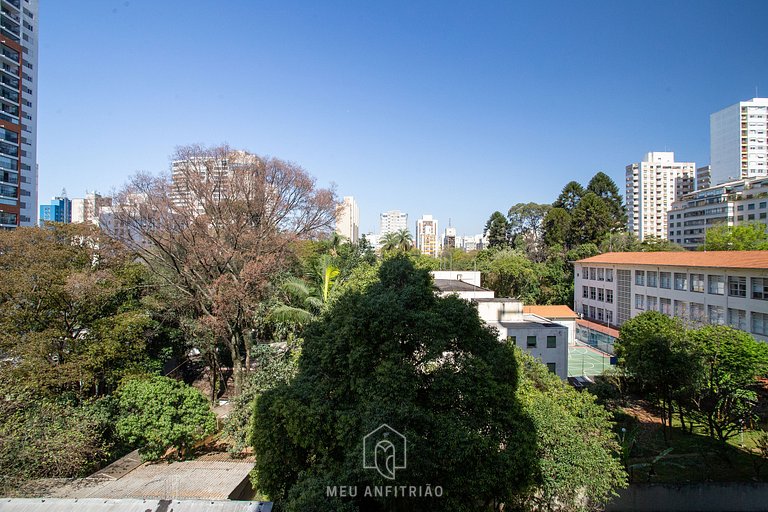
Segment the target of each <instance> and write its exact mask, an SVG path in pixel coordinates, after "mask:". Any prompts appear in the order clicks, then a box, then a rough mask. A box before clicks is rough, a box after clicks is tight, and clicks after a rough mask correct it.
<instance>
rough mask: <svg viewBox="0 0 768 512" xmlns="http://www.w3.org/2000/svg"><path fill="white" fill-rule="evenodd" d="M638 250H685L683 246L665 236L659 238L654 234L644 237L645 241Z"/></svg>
mask: <svg viewBox="0 0 768 512" xmlns="http://www.w3.org/2000/svg"><path fill="white" fill-rule="evenodd" d="M637 250H639V251H642V252H663V251H684V250H685V249H684V248H683V247H682V246H681V245H678V244H676V243H675V242H672V241H670V240H667V239H665V238H659V237H656V236H653V235H650V236H647V237H645V238H643V241H642V242H640V244H639V245H638V247H637Z"/></svg>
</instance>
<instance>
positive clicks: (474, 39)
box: [38, 0, 768, 234]
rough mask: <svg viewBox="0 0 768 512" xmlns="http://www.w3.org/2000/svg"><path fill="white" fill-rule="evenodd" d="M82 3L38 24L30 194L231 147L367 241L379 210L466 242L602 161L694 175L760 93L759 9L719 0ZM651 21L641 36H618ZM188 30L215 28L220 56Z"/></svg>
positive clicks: (89, 185) (105, 182) (99, 184)
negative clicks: (356, 216) (275, 172)
mask: <svg viewBox="0 0 768 512" xmlns="http://www.w3.org/2000/svg"><path fill="white" fill-rule="evenodd" d="M83 5H84V7H85V8H83V9H71V8H70V6H68V5H66V4H64V3H56V2H51V3H49V4H46V8H45V9H44V11H43V13H42V16H41V17H40V23H41V30H40V32H41V34H43V37H42V39H41V51H40V74H41V76H40V84H41V86H40V110H39V112H40V113H39V117H40V120H41V122H40V123H39V124H40V150H39V152H38V153H39V157H38V160H39V162H40V191H39V198H40V199H41V200H43V201H44V200H47V199H48V198H50V197H53V196H55V195H56V194H57V193H58V192H59V191H60V190H61V188H62V187H67V189H68V190H69V191H70V193H71V194H72V195H73V196H82V195H83V194H84V191H85V189H88V190H98V191H99V192H100V193H102V194H105V195H108V194H110V193H111V191H112V189H114V188H119V187H121V186H122V185H123V184H124V183H125V181H126V180H127V178H128V176H129V175H131V174H133V173H134V172H136V171H140V170H141V171H147V172H153V173H158V172H169V170H170V155H171V154H172V153H173V150H174V148H175V146H177V145H183V144H189V143H195V142H201V143H205V144H208V145H216V144H219V143H222V142H228V143H230V144H231V145H232V146H233V147H236V148H241V149H245V150H249V151H253V152H255V153H258V154H267V155H273V156H276V157H279V158H283V159H286V160H290V161H294V162H296V163H298V164H299V165H301V166H302V167H304V168H305V169H307V170H308V171H309V172H310V173H311V174H312V175H314V176H315V177H316V178H317V180H318V183H319V184H321V185H326V184H329V183H331V182H335V183H336V184H337V191H338V195H339V197H340V198H341V197H343V196H347V195H352V196H355V198H356V200H357V201H358V203H359V204H360V231H361V232H363V233H365V232H370V231H376V226H377V220H378V214H379V213H380V212H382V211H386V210H387V209H390V208H399V209H401V210H403V211H406V212H409V213H410V214H411V215H412V216H414V218H416V217H418V216H420V215H421V214H423V213H425V212H431V213H432V214H434V215H435V217H436V218H440V219H448V218H452V219H453V223H454V227H456V229H457V232H458V233H459V234H470V233H477V232H479V231H481V230H482V227H483V225H484V224H485V221H486V220H487V218H488V216H489V215H490V214H491V213H492V212H493V211H494V210H500V211H503V212H506V209H508V208H509V207H510V206H511V205H512V204H515V203H517V202H528V201H535V202H551V201H552V200H554V198H555V197H556V196H557V194H558V193H559V191H560V189H561V188H562V186H563V185H565V183H567V182H568V181H570V180H572V179H574V180H577V181H581V182H586V181H587V180H588V178H589V177H590V176H592V175H593V174H594V173H595V172H597V171H599V170H602V171H604V172H606V173H607V174H608V175H609V176H611V178H613V180H614V181H615V182H616V183H617V184H619V185H620V184H621V183H622V181H623V180H622V177H623V174H624V168H625V166H626V165H627V164H628V163H629V162H632V161H636V159H637V158H638V157H639V156H640V155H642V154H645V153H647V152H651V151H664V150H665V149H666V150H667V151H674V152H675V153H676V155H677V158H679V159H680V160H681V161H693V162H697V164H700V165H704V164H706V163H708V162H709V116H710V114H712V113H714V112H717V111H719V110H721V109H723V108H726V107H727V106H729V105H733V104H734V103H736V102H738V101H742V100H747V99H750V98H752V97H754V96H756V95H759V92H757V94H756V91H755V87H756V86H761V87H763V88H764V87H766V76H767V75H768V71H766V70H764V69H763V68H760V67H758V66H753V65H750V63H751V62H756V61H757V62H759V61H760V59H762V55H761V52H760V49H761V48H763V47H765V44H764V43H765V42H766V41H765V40H766V38H767V37H768V36H766V35H765V33H764V31H763V30H762V26H761V23H760V21H759V20H761V19H762V18H763V17H762V16H760V14H761V13H766V12H768V6H766V5H765V4H763V3H761V2H752V3H749V8H750V12H751V13H752V14H753V15H752V16H750V17H746V18H745V17H735V16H732V15H731V12H730V11H731V7H730V6H728V5H727V4H724V3H716V2H697V3H696V8H695V9H691V8H690V4H689V3H684V2H683V3H678V4H671V5H665V4H661V3H655V2H651V3H648V4H643V5H624V6H622V8H621V9H615V8H613V5H614V4H611V3H607V2H597V3H594V4H589V5H576V4H570V3H566V2H548V3H545V4H543V5H507V4H495V5H484V6H479V7H478V6H473V7H472V9H471V10H470V9H468V8H467V6H466V5H465V4H459V3H441V4H439V8H438V6H437V5H436V4H423V5H412V4H405V3H402V4H393V5H391V6H386V7H385V6H375V5H374V6H372V5H364V6H363V5H359V6H349V5H344V6H342V5H335V6H334V5H326V6H323V7H322V8H320V7H319V6H316V5H312V4H310V3H294V4H287V5H262V6H258V7H256V6H254V5H253V4H251V3H250V2H234V1H233V2H232V3H231V5H229V6H228V9H226V10H221V11H220V12H218V11H211V10H210V9H206V8H205V5H206V4H204V3H202V2H185V3H184V4H183V5H184V9H180V8H179V6H180V5H182V4H178V3H173V2H149V1H140V0H134V1H132V2H95V1H91V2H84V4H83ZM662 7H664V8H663V9H662ZM649 10H650V11H651V12H652V13H653V12H657V13H658V15H657V16H656V17H655V19H654V23H655V24H656V25H655V34H656V36H655V38H654V39H653V40H650V39H643V38H632V37H629V36H628V35H627V32H626V27H627V26H632V25H633V24H637V23H639V20H642V19H645V18H646V17H647V14H648V11H649ZM552 12H557V13H559V16H557V17H553V16H551V13H552ZM168 19H174V20H175V22H174V23H173V24H171V25H169V24H168V23H166V22H165V20H168ZM681 19H682V20H684V21H685V22H684V23H681V22H680V20H681ZM708 26H717V27H718V31H717V32H706V30H705V29H706V27H708ZM138 27H140V28H141V33H142V37H141V38H136V37H135V35H136V33H137V32H136V30H137V28H138ZM203 27H205V28H206V30H216V31H219V32H221V33H224V34H226V35H227V37H226V42H227V50H226V51H225V52H223V53H222V52H221V51H220V50H219V49H218V48H217V45H212V44H210V42H209V41H206V40H204V38H199V37H198V34H199V30H200V29H201V28H203ZM256 28H258V30H256ZM702 33H708V34H709V36H708V37H706V38H703V37H701V34H702ZM286 34H291V37H290V38H286V37H285V35H286ZM288 40H289V41H290V42H284V41H288ZM278 42H279V43H278ZM158 43H159V44H158ZM73 46H76V47H78V48H79V50H78V51H79V52H80V58H79V59H75V60H73V59H71V58H68V56H67V52H68V51H69V50H68V49H69V48H71V47H73ZM736 50H738V51H736ZM668 62H675V63H676V65H675V67H674V68H670V67H669V66H667V65H666V64H665V63H668ZM94 63H98V65H97V66H94ZM207 63H215V64H216V65H215V66H213V67H212V68H211V69H207V68H206V66H207ZM214 68H215V69H214ZM662 69H663V70H664V72H663V73H660V74H654V78H653V79H652V80H650V79H648V80H646V79H642V76H643V70H651V71H653V70H662ZM744 70H747V72H745V71H744ZM83 76H88V80H87V81H86V82H83V80H82V77H83ZM147 76H153V77H154V78H153V79H152V80H146V77H147ZM264 76H267V77H268V79H266V80H265V79H264V78H263V77H264ZM630 76H638V77H640V78H638V79H637V80H628V79H627V78H628V77H630ZM702 76H706V77H707V79H706V80H694V79H692V78H691V77H702ZM309 83H311V84H312V85H313V86H312V87H307V86H306V85H307V84H309ZM763 90H765V89H763ZM148 113H152V115H151V116H148V115H147V114H148ZM83 141H87V144H84V142H83ZM84 147H87V148H88V151H87V154H86V155H84V154H83V148H84ZM553 147H554V148H556V150H555V151H553V150H552V148H553ZM542 177H546V179H542ZM467 182H471V183H473V184H474V187H473V191H472V192H471V193H470V192H469V189H468V187H467V186H466V183H467ZM480 192H482V193H483V195H484V198H483V201H477V200H476V194H478V193H480Z"/></svg>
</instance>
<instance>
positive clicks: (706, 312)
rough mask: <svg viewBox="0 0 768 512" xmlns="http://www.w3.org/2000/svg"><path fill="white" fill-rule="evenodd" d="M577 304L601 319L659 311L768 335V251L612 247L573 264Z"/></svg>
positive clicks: (616, 322) (615, 322) (618, 320)
mask: <svg viewBox="0 0 768 512" xmlns="http://www.w3.org/2000/svg"><path fill="white" fill-rule="evenodd" d="M573 303H574V309H575V310H576V312H577V313H580V314H581V315H582V317H583V318H585V319H589V320H593V321H595V322H599V323H600V324H602V325H607V326H612V327H620V326H621V324H623V323H624V322H626V321H627V320H629V319H630V318H633V317H635V316H637V315H639V314H640V313H642V312H644V311H660V312H662V313H664V314H665V315H668V316H674V317H677V318H680V319H682V320H683V321H684V322H685V323H686V324H688V325H690V326H694V327H695V326H698V325H702V324H723V325H730V326H732V327H734V328H736V329H741V330H743V331H746V332H748V333H750V334H751V335H752V336H754V337H755V338H756V339H758V340H761V341H768V251H706V252H705V251H683V252H611V253H605V254H600V255H597V256H593V257H591V258H586V259H583V260H579V261H577V262H575V263H574V300H573Z"/></svg>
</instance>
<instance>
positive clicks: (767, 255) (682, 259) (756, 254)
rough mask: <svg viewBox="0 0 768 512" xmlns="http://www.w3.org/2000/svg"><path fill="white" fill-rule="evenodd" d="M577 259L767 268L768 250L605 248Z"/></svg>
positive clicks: (585, 260)
mask: <svg viewBox="0 0 768 512" xmlns="http://www.w3.org/2000/svg"><path fill="white" fill-rule="evenodd" d="M576 263H581V264H585V265H589V264H591V263H611V264H622V265H654V266H664V265H666V266H675V267H708V268H752V269H764V270H768V251H681V252H607V253H605V254H598V255H597V256H592V257H591V258H585V259H583V260H579V261H577V262H576Z"/></svg>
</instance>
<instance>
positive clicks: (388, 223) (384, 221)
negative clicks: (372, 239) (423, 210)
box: [379, 210, 408, 238]
mask: <svg viewBox="0 0 768 512" xmlns="http://www.w3.org/2000/svg"><path fill="white" fill-rule="evenodd" d="M401 229H408V214H407V213H405V212H401V211H400V210H389V211H387V212H383V213H380V214H379V236H380V237H381V238H383V237H384V236H385V235H386V234H388V233H397V232H398V231H400V230H401Z"/></svg>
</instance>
